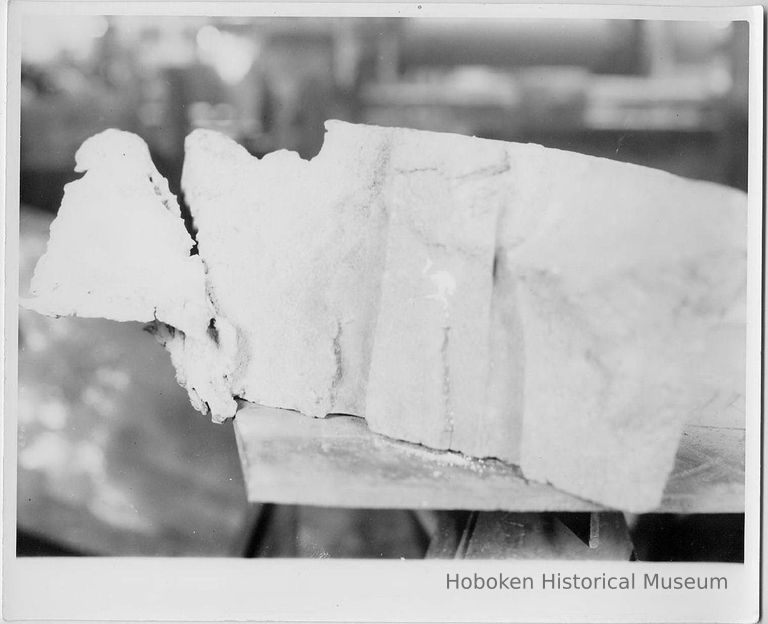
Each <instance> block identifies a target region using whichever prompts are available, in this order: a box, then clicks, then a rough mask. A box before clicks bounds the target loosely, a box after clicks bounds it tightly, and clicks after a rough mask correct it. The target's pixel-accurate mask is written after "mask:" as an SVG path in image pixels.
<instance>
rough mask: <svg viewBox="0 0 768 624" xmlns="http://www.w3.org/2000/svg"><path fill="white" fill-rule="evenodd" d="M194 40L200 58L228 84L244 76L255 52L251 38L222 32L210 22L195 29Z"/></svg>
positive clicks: (235, 82) (238, 80) (254, 45)
mask: <svg viewBox="0 0 768 624" xmlns="http://www.w3.org/2000/svg"><path fill="white" fill-rule="evenodd" d="M196 41H197V48H198V51H199V54H200V59H201V60H202V61H203V62H205V63H208V64H210V65H212V66H213V67H214V69H215V70H216V71H217V72H218V74H219V76H221V78H222V80H224V81H225V82H227V83H229V84H237V83H239V82H240V81H241V80H242V79H243V78H245V75H246V74H247V73H248V70H250V69H251V65H252V64H253V60H254V58H255V56H256V52H257V50H256V44H255V43H254V42H253V41H252V40H250V39H246V38H245V37H239V36H237V35H233V34H232V33H228V32H222V31H220V30H219V29H218V28H216V27H214V26H211V25H210V24H209V25H206V26H203V27H202V28H201V29H200V30H198V31H197V37H196Z"/></svg>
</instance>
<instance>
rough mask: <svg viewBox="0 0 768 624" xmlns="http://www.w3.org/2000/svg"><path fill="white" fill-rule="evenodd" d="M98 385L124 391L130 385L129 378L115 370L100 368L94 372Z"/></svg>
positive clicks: (121, 371) (120, 371) (124, 373)
mask: <svg viewBox="0 0 768 624" xmlns="http://www.w3.org/2000/svg"><path fill="white" fill-rule="evenodd" d="M96 379H98V381H99V383H101V384H102V385H104V386H107V387H109V388H114V389H115V390H125V389H126V388H127V387H128V384H129V383H131V376H130V375H129V374H128V373H126V372H125V371H123V370H120V369H117V368H108V367H101V368H99V369H98V370H97V371H96Z"/></svg>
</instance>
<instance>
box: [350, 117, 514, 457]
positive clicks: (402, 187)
mask: <svg viewBox="0 0 768 624" xmlns="http://www.w3.org/2000/svg"><path fill="white" fill-rule="evenodd" d="M470 154H471V156H470ZM507 170H508V165H507V160H506V153H505V151H504V149H503V147H502V145H501V144H499V143H494V142H491V141H480V142H478V141H477V140H475V139H472V138H468V137H462V136H458V135H441V134H436V133H417V132H412V131H407V130H397V131H396V132H395V134H393V136H392V146H391V148H390V162H389V168H388V170H387V176H386V178H385V181H384V188H385V190H384V193H383V196H384V199H385V206H386V212H387V230H386V241H387V243H386V257H385V262H384V275H383V278H382V284H381V301H380V305H379V315H378V321H377V324H376V330H375V333H374V339H373V354H372V358H371V368H370V379H369V386H368V390H367V395H366V408H365V417H366V419H367V420H368V423H369V426H370V427H371V428H372V429H373V430H374V431H378V432H380V433H384V434H387V435H390V436H392V437H399V438H403V439H406V440H409V441H411V442H420V443H423V444H425V445H427V446H430V447H433V448H441V449H453V450H460V451H465V452H467V453H469V454H473V455H481V456H482V455H493V454H500V451H503V450H506V449H505V446H507V445H509V446H511V447H512V448H515V447H516V443H517V441H516V440H513V439H509V438H501V440H500V441H501V444H483V438H484V431H483V430H489V431H494V430H496V431H497V432H498V429H496V427H495V426H494V425H495V424H496V423H494V422H492V421H488V419H487V418H486V415H487V411H486V410H485V395H486V388H487V383H488V368H489V350H490V322H491V310H490V309H491V298H492V297H491V292H492V288H493V263H494V253H495V237H496V223H497V221H498V219H499V214H500V212H501V209H502V206H503V200H504V197H503V194H502V193H500V192H499V188H500V186H499V184H497V183H496V182H495V180H494V178H497V179H498V178H501V177H502V176H503V175H504V174H505V173H506V172H507ZM496 439H499V438H496ZM509 454H510V452H509V451H508V452H506V453H504V455H505V456H508V455H509Z"/></svg>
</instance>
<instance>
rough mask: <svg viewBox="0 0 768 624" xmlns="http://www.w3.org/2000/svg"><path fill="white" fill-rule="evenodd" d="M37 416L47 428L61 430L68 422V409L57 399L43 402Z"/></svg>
mask: <svg viewBox="0 0 768 624" xmlns="http://www.w3.org/2000/svg"><path fill="white" fill-rule="evenodd" d="M37 417H38V420H39V421H40V423H41V424H42V425H43V426H44V427H46V428H47V429H53V430H59V429H63V428H64V426H65V425H66V424H67V410H66V408H65V407H64V405H63V404H62V403H60V402H59V401H56V400H52V401H46V402H45V403H43V404H42V405H41V406H40V407H39V409H38V412H37Z"/></svg>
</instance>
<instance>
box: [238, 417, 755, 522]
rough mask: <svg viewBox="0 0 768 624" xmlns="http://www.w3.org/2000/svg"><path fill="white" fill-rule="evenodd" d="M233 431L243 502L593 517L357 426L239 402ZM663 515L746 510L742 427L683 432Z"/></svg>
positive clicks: (535, 490) (560, 497) (554, 494)
mask: <svg viewBox="0 0 768 624" xmlns="http://www.w3.org/2000/svg"><path fill="white" fill-rule="evenodd" d="M235 433H236V438H237V443H238V448H239V452H240V460H241V462H242V466H243V474H244V476H245V482H246V488H247V491H248V499H249V500H250V501H252V502H271V503H283V504H302V505H321V506H329V507H358V508H360V507H362V508H390V509H394V508H398V509H472V510H506V511H532V512H542V511H597V510H602V509H604V508H603V507H601V506H600V505H596V504H595V503H592V502H589V501H586V500H583V499H581V498H578V497H575V496H573V495H570V494H567V493H565V492H563V491H561V490H558V489H556V488H554V487H552V486H550V485H546V484H542V483H536V482H532V481H528V480H526V479H525V478H524V477H523V476H522V474H521V472H520V469H519V468H518V467H517V466H514V465H510V464H506V463H504V462H501V461H498V460H493V459H485V460H481V459H472V458H469V457H467V456H465V455H461V454H459V453H452V452H440V451H434V450H431V449H428V448H426V447H423V446H420V445H416V444H410V443H407V442H401V441H397V440H392V439H389V438H386V437H384V436H382V435H379V434H376V433H372V432H371V431H369V430H368V427H367V426H366V423H365V421H364V420H363V419H361V418H357V417H354V416H330V417H328V418H325V419H313V418H308V417H306V416H303V415H301V414H298V413H296V412H292V411H288V410H280V409H274V408H268V407H262V406H258V405H254V404H248V403H243V404H242V407H241V409H240V411H239V412H238V414H237V416H236V418H235ZM655 511H658V512H669V513H736V512H743V511H744V429H743V428H739V427H731V426H718V425H714V426H713V425H711V424H707V425H703V424H689V425H687V426H686V428H685V430H684V432H683V435H682V437H681V441H680V447H679V449H678V454H677V458H676V461H675V467H674V470H673V471H672V474H671V476H670V478H669V480H668V482H667V486H666V489H665V491H664V498H663V501H662V503H661V506H660V507H659V508H658V509H657V510H655Z"/></svg>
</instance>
